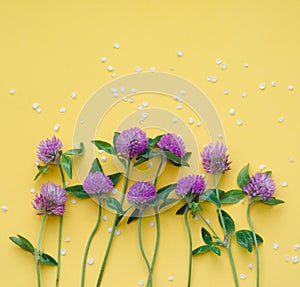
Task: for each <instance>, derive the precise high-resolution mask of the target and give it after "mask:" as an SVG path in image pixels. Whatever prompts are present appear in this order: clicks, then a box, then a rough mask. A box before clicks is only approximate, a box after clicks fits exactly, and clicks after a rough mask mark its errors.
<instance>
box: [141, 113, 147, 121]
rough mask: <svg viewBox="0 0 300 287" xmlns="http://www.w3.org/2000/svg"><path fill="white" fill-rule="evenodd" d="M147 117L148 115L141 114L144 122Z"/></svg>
mask: <svg viewBox="0 0 300 287" xmlns="http://www.w3.org/2000/svg"><path fill="white" fill-rule="evenodd" d="M147 117H148V113H146V112H143V113H142V120H143V121H144V120H145V119H146V118H147Z"/></svg>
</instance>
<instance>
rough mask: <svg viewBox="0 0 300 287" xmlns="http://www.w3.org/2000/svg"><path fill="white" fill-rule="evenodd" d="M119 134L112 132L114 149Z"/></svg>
mask: <svg viewBox="0 0 300 287" xmlns="http://www.w3.org/2000/svg"><path fill="white" fill-rule="evenodd" d="M119 135H120V133H119V132H114V137H113V147H114V149H115V148H116V142H117V139H118V136H119Z"/></svg>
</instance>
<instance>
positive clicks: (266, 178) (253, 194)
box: [10, 127, 283, 287]
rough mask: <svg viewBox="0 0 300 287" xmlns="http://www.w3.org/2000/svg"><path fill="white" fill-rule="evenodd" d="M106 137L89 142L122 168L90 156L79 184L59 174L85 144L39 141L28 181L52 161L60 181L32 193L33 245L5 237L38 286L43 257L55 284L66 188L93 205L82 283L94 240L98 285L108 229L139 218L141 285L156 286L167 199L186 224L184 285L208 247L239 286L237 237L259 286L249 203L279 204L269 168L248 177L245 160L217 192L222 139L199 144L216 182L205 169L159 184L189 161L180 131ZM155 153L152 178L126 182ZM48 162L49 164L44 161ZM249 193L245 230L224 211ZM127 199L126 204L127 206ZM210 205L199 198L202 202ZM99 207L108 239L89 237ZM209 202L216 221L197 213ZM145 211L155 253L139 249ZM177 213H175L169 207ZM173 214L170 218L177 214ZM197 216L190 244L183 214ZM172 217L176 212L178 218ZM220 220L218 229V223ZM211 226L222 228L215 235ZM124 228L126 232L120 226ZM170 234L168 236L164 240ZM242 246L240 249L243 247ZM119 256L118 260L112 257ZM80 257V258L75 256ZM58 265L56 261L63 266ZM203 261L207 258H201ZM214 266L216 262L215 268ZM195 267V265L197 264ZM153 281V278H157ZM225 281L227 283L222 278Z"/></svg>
mask: <svg viewBox="0 0 300 287" xmlns="http://www.w3.org/2000/svg"><path fill="white" fill-rule="evenodd" d="M112 138H113V139H112V143H108V142H105V141H101V140H93V141H92V143H93V144H94V145H95V146H96V148H97V149H99V150H103V151H105V152H106V153H108V154H110V155H111V156H113V157H116V158H117V160H118V161H119V162H120V164H121V165H122V166H123V167H124V172H123V173H121V172H116V173H113V174H108V175H107V174H106V173H105V170H103V168H102V166H101V164H100V161H99V160H98V159H97V158H96V159H95V160H94V161H93V162H92V163H91V168H90V170H89V171H87V175H86V178H85V179H84V181H83V183H82V184H78V185H74V186H67V185H66V180H65V178H66V177H68V178H72V170H73V169H72V157H74V156H82V155H83V154H84V145H83V144H82V143H81V144H80V147H79V148H75V149H70V150H67V151H65V152H64V151H63V150H62V148H63V145H62V142H61V141H60V140H59V139H58V138H56V137H55V136H53V138H52V139H46V140H44V141H41V143H40V145H39V146H38V152H37V156H38V158H39V160H40V161H41V162H42V163H43V164H42V165H38V173H37V175H36V177H35V179H34V180H37V179H38V178H42V175H43V174H44V173H50V172H51V169H52V167H53V166H54V167H55V168H58V169H59V171H60V174H61V182H60V183H59V184H57V183H53V182H50V181H49V182H46V183H45V184H43V185H42V187H41V190H40V193H38V194H36V196H35V198H34V199H33V202H32V206H33V208H34V209H36V210H37V214H38V215H41V217H42V222H41V228H40V234H39V238H38V239H37V244H36V246H35V245H34V244H32V243H31V241H30V240H32V239H30V240H29V239H27V238H26V237H25V236H23V235H20V234H18V235H17V236H16V237H15V236H11V237H10V240H11V241H12V242H13V243H15V244H16V245H18V246H19V247H21V248H22V249H23V250H25V251H26V252H29V253H31V254H32V255H33V257H34V261H35V266H36V274H37V286H39V287H40V286H42V281H43V280H42V276H41V268H40V266H41V264H42V265H52V266H56V268H57V272H56V279H55V286H59V283H60V282H59V278H60V272H61V271H62V272H63V266H61V260H60V256H61V239H62V230H63V219H64V217H65V216H68V214H67V213H66V214H65V205H66V200H67V195H68V193H70V194H72V195H74V196H76V197H78V198H81V199H88V198H92V199H93V200H94V201H95V202H97V204H98V214H97V216H96V222H95V225H94V227H92V228H91V232H90V234H86V238H87V242H86V246H85V247H83V248H82V250H83V251H82V258H83V259H82V262H81V270H82V271H81V282H80V284H81V287H83V286H85V276H86V265H87V258H88V253H89V249H90V246H91V245H92V244H101V245H102V246H106V249H105V253H104V256H103V258H101V265H100V266H99V272H98V277H97V278H95V286H97V287H99V286H101V283H102V278H103V276H105V269H106V263H107V261H108V260H114V258H112V256H110V250H111V248H113V241H114V234H115V231H116V228H117V226H118V225H121V226H122V228H124V229H126V223H127V224H136V225H137V241H138V244H139V249H140V254H141V258H142V259H143V261H144V263H145V268H146V270H147V274H148V278H147V282H146V284H145V285H146V286H147V287H152V286H154V284H153V276H155V263H156V258H157V254H158V252H159V245H160V244H159V243H160V235H161V230H160V211H161V210H162V209H163V208H165V207H167V206H172V207H173V206H174V205H177V204H181V206H180V208H179V209H178V210H177V212H176V215H183V221H184V224H185V226H186V231H187V232H186V234H180V235H179V236H186V237H187V243H188V244H187V246H186V247H183V248H187V254H188V258H187V259H186V269H182V272H185V273H186V284H185V286H188V287H189V286H196V284H200V283H199V282H193V280H192V279H193V278H192V271H193V268H192V263H193V257H196V256H197V257H198V256H201V254H202V253H206V252H210V253H212V254H213V255H216V256H221V254H222V253H223V252H226V253H227V254H228V258H229V261H230V266H231V272H232V275H233V282H234V286H236V287H237V286H239V280H238V276H237V271H236V263H237V262H235V260H234V254H233V252H232V249H231V246H232V244H237V245H239V246H240V247H242V248H244V249H245V250H247V251H248V252H252V251H253V250H254V251H255V258H256V262H255V272H256V287H258V286H260V271H261V270H260V265H259V262H260V261H259V247H258V245H259V244H261V243H263V238H262V236H261V235H258V234H257V233H256V232H255V228H254V223H253V222H252V220H251V217H250V212H251V208H252V207H253V206H254V205H255V204H258V203H262V204H267V205H270V206H273V205H277V204H281V203H283V201H282V200H279V199H276V198H275V197H274V192H275V190H276V186H275V183H274V180H273V179H272V172H271V171H267V172H257V173H255V174H254V175H252V176H250V174H249V165H245V166H244V167H243V168H242V169H241V171H240V172H239V173H238V175H237V181H236V183H233V185H234V187H233V189H231V190H229V191H226V192H225V191H223V190H222V189H221V188H220V187H219V180H220V177H221V175H224V174H226V173H227V172H229V171H230V169H231V162H230V159H229V154H228V153H227V147H226V146H225V145H224V144H223V143H220V142H216V143H210V144H207V145H206V146H204V148H203V150H202V152H201V158H202V166H203V169H204V170H205V171H206V173H207V174H210V175H212V176H213V177H214V182H215V186H214V188H207V184H206V181H205V175H204V174H201V175H200V174H189V175H187V176H185V177H183V178H180V179H179V180H178V182H170V183H169V184H168V185H167V186H160V180H159V179H160V177H161V176H163V173H161V171H162V167H163V164H166V168H167V167H168V165H173V166H176V167H177V168H178V169H179V168H186V169H188V168H189V164H188V161H189V158H190V157H191V156H193V155H192V152H190V151H186V147H185V143H184V142H183V140H182V138H181V137H180V136H179V135H176V134H173V133H165V134H162V135H157V136H156V137H154V138H148V137H147V135H146V132H144V131H143V130H141V129H140V128H137V127H133V128H130V129H126V130H123V131H121V132H115V133H114V135H113V137H112ZM154 157H157V158H159V159H160V161H159V164H158V166H157V167H156V169H157V171H156V175H155V176H154V178H153V179H152V180H151V181H144V180H142V179H141V180H138V181H136V182H134V183H132V184H130V183H129V175H130V171H131V170H132V168H133V167H136V166H139V165H142V164H144V163H146V162H148V161H149V160H151V159H152V158H154ZM50 166H51V168H50ZM121 177H123V178H124V181H123V182H122V187H121V194H120V198H119V199H117V198H116V197H114V195H113V194H112V191H113V189H114V187H115V186H117V185H120V178H121ZM245 197H246V198H247V199H248V205H247V208H246V210H245V214H244V215H243V216H245V217H246V219H247V222H248V226H247V227H246V228H245V229H240V230H236V224H235V221H234V219H233V218H232V217H231V216H230V214H229V213H228V212H227V211H225V207H226V206H227V205H229V204H235V203H238V202H240V201H241V200H244V198H245ZM125 201H127V203H128V204H129V207H127V208H126V209H125V207H124V206H125ZM206 202H208V203H210V204H204V203H206ZM103 206H105V207H107V208H109V209H111V210H112V211H113V212H114V213H115V217H114V221H113V226H112V230H111V234H110V237H109V240H108V242H101V243H99V242H95V241H94V240H93V239H94V236H95V234H96V233H97V232H101V226H100V222H101V214H102V208H103ZM207 208H214V209H216V220H215V221H212V222H210V221H208V220H206V219H205V217H204V216H203V210H205V209H207ZM149 211H151V212H152V213H151V214H150V216H153V217H154V218H155V226H156V236H155V242H154V243H153V250H154V251H153V254H151V256H149V252H148V251H147V250H145V248H144V244H143V230H142V227H143V218H144V217H145V214H146V212H149ZM174 213H175V212H174ZM176 215H175V214H174V217H175V216H176ZM48 216H59V217H60V221H59V226H58V230H59V233H58V239H57V256H56V257H55V256H53V255H49V254H47V253H46V252H44V249H47V248H46V246H43V244H42V239H43V232H44V230H45V228H46V220H47V217H48ZM196 216H197V217H198V218H199V219H200V220H201V224H199V227H198V228H199V231H200V232H199V233H198V234H199V236H201V237H202V241H203V244H202V245H200V246H194V245H193V238H192V232H191V227H190V224H189V221H190V219H191V218H194V217H196ZM178 224H181V223H180V219H179V218H178ZM216 224H219V225H220V227H221V228H216V226H215V225H216ZM216 230H222V232H221V234H220V233H218V232H217V231H216ZM125 232H126V231H125ZM170 240H172V239H170ZM247 251H246V252H247ZM118 260H119V259H118ZM78 264H80V262H79V263H78ZM61 267H62V268H61ZM203 268H205V265H203ZM216 268H217V267H216ZM195 272H196V271H195ZM157 280H158V279H157ZM226 284H227V285H229V284H232V282H226Z"/></svg>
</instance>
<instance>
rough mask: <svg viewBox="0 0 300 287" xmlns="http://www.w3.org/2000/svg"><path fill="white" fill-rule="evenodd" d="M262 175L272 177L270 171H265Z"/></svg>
mask: <svg viewBox="0 0 300 287" xmlns="http://www.w3.org/2000/svg"><path fill="white" fill-rule="evenodd" d="M264 173H265V174H266V175H269V176H271V175H272V171H271V170H268V171H265V172H264Z"/></svg>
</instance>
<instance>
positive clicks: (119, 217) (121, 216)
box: [116, 214, 124, 226]
mask: <svg viewBox="0 0 300 287" xmlns="http://www.w3.org/2000/svg"><path fill="white" fill-rule="evenodd" d="M123 216H124V214H118V218H117V221H116V226H118V224H119V223H120V221H121V220H122V218H123Z"/></svg>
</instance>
